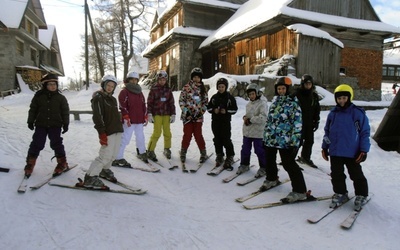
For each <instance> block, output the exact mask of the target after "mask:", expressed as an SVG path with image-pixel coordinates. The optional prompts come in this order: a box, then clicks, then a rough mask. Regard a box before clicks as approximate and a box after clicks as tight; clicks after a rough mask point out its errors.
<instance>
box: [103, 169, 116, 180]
mask: <svg viewBox="0 0 400 250" xmlns="http://www.w3.org/2000/svg"><path fill="white" fill-rule="evenodd" d="M100 177H101V178H104V179H106V180H108V181H111V182H113V183H116V182H118V180H117V178H115V176H114V173H113V171H111V169H102V170H101V172H100Z"/></svg>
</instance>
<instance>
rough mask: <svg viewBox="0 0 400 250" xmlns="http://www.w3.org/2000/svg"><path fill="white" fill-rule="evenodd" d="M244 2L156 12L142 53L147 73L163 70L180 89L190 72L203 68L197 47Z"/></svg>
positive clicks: (183, 1)
mask: <svg viewBox="0 0 400 250" xmlns="http://www.w3.org/2000/svg"><path fill="white" fill-rule="evenodd" d="M243 2H246V0H231V1H228V0H226V1H216V0H215V1H205V2H201V1H188V0H177V1H175V2H173V3H172V4H171V5H169V6H167V8H165V9H160V10H158V11H157V12H156V15H155V17H154V21H153V23H152V26H151V31H150V45H149V46H148V47H147V48H146V49H145V51H143V53H142V56H143V57H146V58H148V59H149V70H150V71H153V72H154V71H157V70H159V69H163V70H166V71H167V73H168V75H169V83H170V85H171V86H172V87H173V88H174V89H175V90H176V89H180V88H181V86H182V84H185V83H186V82H187V81H188V80H189V78H190V71H191V70H192V68H194V67H200V66H202V65H204V64H203V62H202V54H201V53H200V51H199V50H198V48H199V46H200V44H201V43H202V42H203V40H204V39H205V38H207V37H208V36H209V35H210V34H211V33H212V32H213V31H215V30H216V29H218V28H219V27H220V26H221V25H222V24H223V23H224V22H225V21H226V20H228V19H229V18H230V17H231V16H232V15H233V14H234V13H235V11H236V10H237V9H238V8H239V7H240V6H241V4H242V3H243ZM210 67H211V66H210ZM207 71H209V72H211V69H208V70H207Z"/></svg>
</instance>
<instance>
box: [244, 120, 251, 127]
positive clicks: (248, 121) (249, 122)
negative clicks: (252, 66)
mask: <svg viewBox="0 0 400 250" xmlns="http://www.w3.org/2000/svg"><path fill="white" fill-rule="evenodd" d="M244 124H245V125H246V126H249V125H250V124H251V121H250V118H246V120H244Z"/></svg>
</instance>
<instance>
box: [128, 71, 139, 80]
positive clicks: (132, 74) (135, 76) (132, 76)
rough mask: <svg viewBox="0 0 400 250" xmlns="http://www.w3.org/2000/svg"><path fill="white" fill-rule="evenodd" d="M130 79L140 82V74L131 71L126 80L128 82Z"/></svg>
mask: <svg viewBox="0 0 400 250" xmlns="http://www.w3.org/2000/svg"><path fill="white" fill-rule="evenodd" d="M129 78H136V79H138V80H139V74H138V73H136V72H134V71H131V72H129V73H128V74H127V75H126V79H127V80H128V79H129Z"/></svg>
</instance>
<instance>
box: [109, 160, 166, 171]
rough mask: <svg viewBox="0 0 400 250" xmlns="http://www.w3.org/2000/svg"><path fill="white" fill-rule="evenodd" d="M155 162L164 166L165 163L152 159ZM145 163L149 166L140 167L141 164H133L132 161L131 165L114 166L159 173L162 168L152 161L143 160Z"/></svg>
mask: <svg viewBox="0 0 400 250" xmlns="http://www.w3.org/2000/svg"><path fill="white" fill-rule="evenodd" d="M152 162H154V163H155V164H157V165H159V166H160V167H164V166H163V165H161V164H160V163H158V162H155V161H152ZM143 163H144V164H146V166H147V167H140V166H132V165H131V164H130V163H129V165H125V166H113V167H120V168H131V169H136V170H140V171H144V172H150V173H157V172H160V169H159V168H157V167H155V166H154V165H153V164H152V163H151V162H143Z"/></svg>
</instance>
